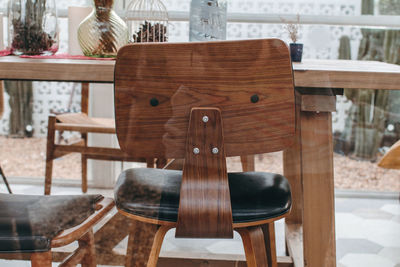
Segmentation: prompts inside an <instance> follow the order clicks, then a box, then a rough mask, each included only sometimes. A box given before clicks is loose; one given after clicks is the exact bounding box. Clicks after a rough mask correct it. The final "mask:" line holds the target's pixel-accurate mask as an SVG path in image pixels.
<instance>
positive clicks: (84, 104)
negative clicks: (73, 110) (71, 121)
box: [81, 83, 89, 114]
mask: <svg viewBox="0 0 400 267" xmlns="http://www.w3.org/2000/svg"><path fill="white" fill-rule="evenodd" d="M81 112H82V113H85V114H89V83H82V90H81Z"/></svg>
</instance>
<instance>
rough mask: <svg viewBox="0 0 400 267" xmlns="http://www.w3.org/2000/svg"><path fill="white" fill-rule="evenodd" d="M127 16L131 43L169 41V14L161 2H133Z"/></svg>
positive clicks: (141, 0) (154, 0) (137, 0)
mask: <svg viewBox="0 0 400 267" xmlns="http://www.w3.org/2000/svg"><path fill="white" fill-rule="evenodd" d="M125 15H126V18H125V19H126V22H127V25H128V29H129V37H130V41H131V42H135V43H143V42H167V41H168V12H167V9H166V7H165V5H164V4H163V2H162V1H161V0H150V1H149V0H132V1H131V2H130V3H129V5H128V7H127V10H126V13H125Z"/></svg>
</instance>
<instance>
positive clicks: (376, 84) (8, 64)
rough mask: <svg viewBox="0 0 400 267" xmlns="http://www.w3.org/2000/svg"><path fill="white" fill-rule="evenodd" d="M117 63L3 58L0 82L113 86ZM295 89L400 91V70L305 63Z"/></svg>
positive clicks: (298, 66) (379, 65) (371, 64)
mask: <svg viewBox="0 0 400 267" xmlns="http://www.w3.org/2000/svg"><path fill="white" fill-rule="evenodd" d="M114 65H115V61H105V60H75V59H30V58H19V57H15V56H7V57H0V79H2V80H35V81H69V82H93V83H113V81H114ZM293 69H294V77H295V85H296V86H297V87H317V88H354V89H357V88H365V89H395V90H400V66H399V65H394V64H388V63H383V62H377V61H353V60H319V59H309V60H303V62H301V63H294V64H293Z"/></svg>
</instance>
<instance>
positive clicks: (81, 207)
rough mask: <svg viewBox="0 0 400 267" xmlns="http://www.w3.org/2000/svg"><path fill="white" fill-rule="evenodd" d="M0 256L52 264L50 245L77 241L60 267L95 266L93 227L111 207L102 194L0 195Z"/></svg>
mask: <svg viewBox="0 0 400 267" xmlns="http://www.w3.org/2000/svg"><path fill="white" fill-rule="evenodd" d="M0 207H1V209H0V215H1V221H0V237H1V238H0V258H7V259H26V255H30V260H31V265H32V267H51V266H52V252H51V249H52V248H56V247H62V246H66V245H68V244H70V243H72V242H74V241H78V244H79V247H78V248H77V249H76V250H75V251H74V252H73V253H72V254H70V255H69V256H68V257H67V258H65V259H64V261H63V263H61V264H60V266H62V267H69V266H76V265H77V264H79V263H81V265H82V266H83V267H94V266H96V255H95V245H94V236H93V226H94V225H95V224H96V223H97V222H99V221H100V220H101V219H102V218H103V217H104V216H105V215H106V214H107V213H108V212H109V211H110V210H111V209H112V208H113V207H114V201H113V200H112V199H110V198H103V197H102V196H101V195H76V196H29V195H7V194H0Z"/></svg>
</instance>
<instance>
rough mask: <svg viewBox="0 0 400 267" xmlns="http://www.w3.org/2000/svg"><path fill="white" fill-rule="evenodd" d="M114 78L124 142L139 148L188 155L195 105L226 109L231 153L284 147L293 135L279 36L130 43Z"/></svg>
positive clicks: (285, 54) (289, 79)
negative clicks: (209, 40) (191, 111)
mask: <svg viewBox="0 0 400 267" xmlns="http://www.w3.org/2000/svg"><path fill="white" fill-rule="evenodd" d="M114 85H115V103H116V127H117V132H118V140H119V144H120V146H121V148H122V149H123V150H124V151H129V153H132V154H133V155H135V156H139V155H140V156H145V157H156V158H160V157H164V158H183V157H184V154H185V140H186V131H187V128H188V121H189V120H188V119H189V114H190V110H191V108H192V107H218V108H219V109H221V112H222V116H223V118H224V129H225V132H224V136H225V148H226V155H227V156H236V155H247V154H257V153H264V152H271V151H278V150H282V149H284V148H285V147H287V146H289V145H290V144H291V141H292V137H293V135H294V105H293V104H294V88H293V74H292V66H291V62H290V58H289V51H288V48H287V46H286V45H285V44H284V43H283V42H282V41H280V40H277V39H265V40H245V41H228V42H207V43H181V44H171V43H161V44H134V45H128V46H125V47H123V48H122V49H120V50H119V53H118V56H117V62H116V66H115V83H114ZM252 96H254V97H256V96H257V97H258V102H256V103H253V102H252V101H251V98H252ZM154 99H156V100H157V101H155V100H154ZM151 100H153V101H154V103H153V104H157V103H158V105H156V106H152V105H151V104H150V102H151ZM155 114H156V115H157V116H155Z"/></svg>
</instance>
